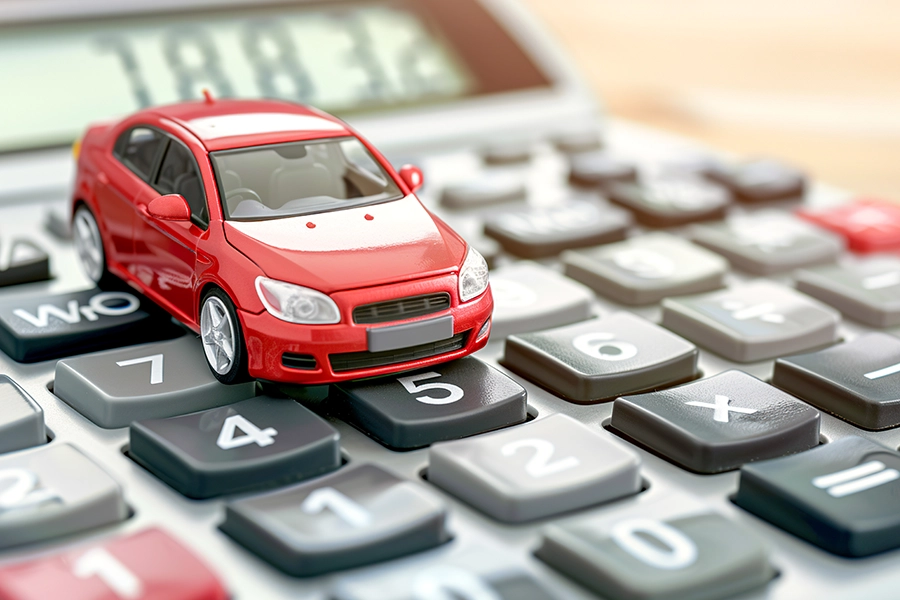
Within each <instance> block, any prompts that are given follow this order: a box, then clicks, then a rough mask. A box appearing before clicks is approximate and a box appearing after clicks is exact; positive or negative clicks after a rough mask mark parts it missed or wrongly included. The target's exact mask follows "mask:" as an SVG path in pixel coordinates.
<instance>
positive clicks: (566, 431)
mask: <svg viewBox="0 0 900 600" xmlns="http://www.w3.org/2000/svg"><path fill="white" fill-rule="evenodd" d="M640 463H641V460H640V458H639V457H638V455H637V454H636V453H635V452H633V451H632V450H629V449H628V448H625V447H623V446H622V445H620V444H617V443H616V442H615V441H613V440H612V439H610V437H609V434H607V433H606V432H605V431H603V430H602V429H595V428H591V427H588V426H587V425H584V424H583V423H580V422H579V421H576V420H575V419H573V418H572V417H569V416H567V415H563V414H554V415H550V416H549V417H546V418H543V419H539V420H537V421H532V422H531V423H526V424H525V425H520V426H519V427H513V428H510V429H505V430H503V431H498V432H494V433H488V434H485V435H479V436H475V437H473V438H470V439H466V440H457V441H453V442H443V443H440V444H435V445H434V446H432V447H431V449H430V450H429V452H428V481H429V482H431V483H433V484H434V485H436V486H438V487H441V488H443V489H445V490H446V491H448V492H450V493H451V494H453V495H454V496H457V497H459V498H462V499H463V500H465V501H466V502H468V503H469V504H472V505H473V506H475V507H476V508H478V509H479V510H481V511H483V512H485V513H487V514H488V515H489V516H491V517H493V518H495V519H498V520H500V521H507V522H521V521H530V520H533V519H540V518H542V517H549V516H552V515H555V514H559V513H562V512H566V511H569V510H577V509H580V508H584V507H586V506H591V505H593V504H599V503H601V502H608V501H610V500H615V499H617V498H622V497H624V496H630V495H633V494H637V493H638V492H639V491H640V490H641V477H640V474H639V472H638V468H639V467H640Z"/></svg>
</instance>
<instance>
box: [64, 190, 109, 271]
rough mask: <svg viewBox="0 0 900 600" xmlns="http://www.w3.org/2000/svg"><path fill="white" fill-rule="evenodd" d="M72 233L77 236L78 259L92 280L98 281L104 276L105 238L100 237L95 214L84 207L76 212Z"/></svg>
mask: <svg viewBox="0 0 900 600" xmlns="http://www.w3.org/2000/svg"><path fill="white" fill-rule="evenodd" d="M72 226H73V230H72V234H73V236H74V238H75V251H76V252H77V253H78V260H80V261H81V267H82V268H83V269H84V273H85V275H87V276H88V277H89V278H90V280H91V281H93V282H94V283H97V282H99V281H100V278H101V277H102V276H103V267H104V266H105V265H104V264H103V240H102V238H101V237H100V229H99V228H98V227H97V221H95V220H94V216H93V215H92V214H91V213H90V212H89V211H88V210H87V209H84V208H80V209H78V212H76V213H75V222H74V223H73V224H72Z"/></svg>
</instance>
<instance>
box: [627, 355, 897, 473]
mask: <svg viewBox="0 0 900 600" xmlns="http://www.w3.org/2000/svg"><path fill="white" fill-rule="evenodd" d="M898 343H900V342H898ZM819 420H820V418H819V412H818V411H817V410H815V409H813V408H812V407H810V406H808V405H806V404H804V403H803V402H801V401H800V400H798V399H797V398H794V397H793V396H791V395H790V394H786V393H784V392H782V391H781V390H779V389H777V388H774V387H772V386H771V385H769V384H767V383H764V382H762V381H760V380H759V379H757V378H755V377H753V376H751V375H747V374H746V373H743V372H741V371H726V372H725V373H720V374H719V375H716V376H714V377H710V378H708V379H703V380H700V381H695V382H693V383H688V384H686V385H682V386H679V387H676V388H672V389H668V390H662V391H658V392H650V393H648V394H639V395H636V396H625V397H622V398H617V399H616V402H615V404H614V405H613V412H612V419H611V420H610V426H611V427H612V428H613V429H615V430H616V431H618V432H620V433H623V434H625V435H626V436H628V437H629V438H631V439H633V440H634V441H636V442H638V443H639V444H642V445H644V446H646V447H648V448H650V449H651V450H653V451H655V452H658V453H659V454H662V455H663V456H665V457H667V458H669V459H670V460H672V461H673V462H675V463H676V464H678V465H680V466H682V467H684V468H686V469H689V470H691V471H695V472H697V473H719V472H721V471H727V470H729V469H734V468H737V467H739V466H741V465H742V464H744V463H747V462H751V461H754V460H763V459H766V458H774V457H777V456H783V455H785V454H794V453H796V452H802V451H803V450H808V449H809V448H812V447H814V446H816V445H818V443H819Z"/></svg>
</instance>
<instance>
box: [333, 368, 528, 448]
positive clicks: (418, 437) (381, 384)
mask: <svg viewBox="0 0 900 600" xmlns="http://www.w3.org/2000/svg"><path fill="white" fill-rule="evenodd" d="M331 393H332V398H333V400H334V401H335V402H336V403H338V404H339V408H338V410H339V414H340V416H341V418H343V419H344V420H345V421H348V422H349V423H352V424H353V425H354V426H356V427H357V428H359V429H360V430H362V431H364V432H365V433H366V434H368V435H370V436H371V437H373V438H375V439H376V440H378V441H379V442H381V443H382V444H384V445H386V446H388V447H391V448H403V449H407V448H421V447H422V446H427V445H429V444H432V443H434V442H437V441H441V440H452V439H456V438H462V437H467V436H470V435H475V434H478V433H483V432H485V431H490V430H492V429H499V428H501V427H507V426H509V425H515V424H516V423H522V422H524V421H525V418H526V416H527V414H526V404H525V398H526V394H525V388H523V387H522V386H521V385H519V384H518V383H516V382H515V381H513V380H512V379H510V378H509V377H507V376H506V375H504V374H503V373H501V372H500V371H498V370H497V369H495V368H493V367H491V366H489V365H486V364H485V363H483V362H481V361H480V360H478V359H477V358H474V357H471V356H470V357H466V358H461V359H459V360H454V361H451V362H448V363H444V364H442V365H437V366H435V367H432V368H430V369H423V370H420V371H412V372H408V373H402V374H400V375H390V376H387V377H379V378H377V379H366V380H362V381H351V382H346V383H338V384H335V385H334V386H332V392H331Z"/></svg>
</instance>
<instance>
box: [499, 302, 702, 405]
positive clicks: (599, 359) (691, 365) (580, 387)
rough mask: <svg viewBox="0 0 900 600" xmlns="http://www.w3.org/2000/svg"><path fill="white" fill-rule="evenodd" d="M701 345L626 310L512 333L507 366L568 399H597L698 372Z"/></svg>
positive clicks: (505, 362) (661, 383) (687, 378)
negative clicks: (545, 328) (552, 326)
mask: <svg viewBox="0 0 900 600" xmlns="http://www.w3.org/2000/svg"><path fill="white" fill-rule="evenodd" d="M697 355H698V352H697V348H696V347H695V346H694V345H693V344H691V343H690V342H688V341H686V340H684V339H682V338H680V337H678V336H677V335H674V334H672V333H671V332H669V331H666V330H665V329H663V328H661V327H659V326H658V325H654V324H653V323H651V322H650V321H647V320H645V319H642V318H641V317H638V316H636V315H633V314H631V313H626V312H618V313H613V314H612V315H608V316H605V317H601V318H599V319H592V320H590V321H585V322H582V323H576V324H575V325H568V326H565V327H558V328H556V329H547V330H544V331H538V332H535V333H525V334H519V335H514V336H510V337H509V338H508V339H507V340H506V349H505V354H504V357H503V360H502V364H503V366H505V367H507V368H508V369H510V370H511V371H514V372H515V373H518V374H519V375H521V376H522V377H525V378H526V379H530V380H532V381H534V382H536V383H538V384H539V385H541V386H543V387H545V388H547V389H549V390H551V391H552V392H554V393H555V394H558V395H560V396H562V397H563V398H565V399H567V400H571V401H573V402H581V403H594V402H600V401H603V400H608V399H611V398H615V397H616V396H619V395H621V394H628V393H631V392H637V391H642V390H648V389H653V388H657V387H660V386H664V385H672V384H675V383H681V382H684V381H687V380H689V379H692V378H693V377H695V376H696V374H697Z"/></svg>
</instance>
